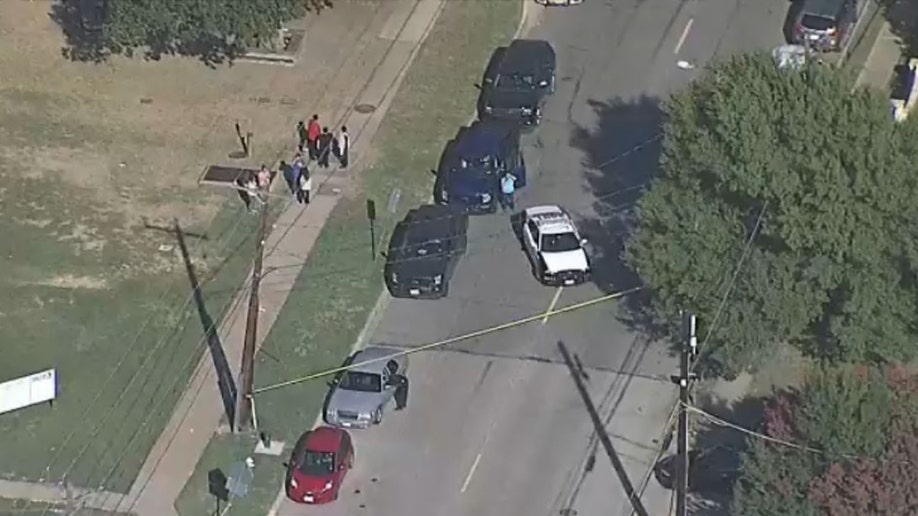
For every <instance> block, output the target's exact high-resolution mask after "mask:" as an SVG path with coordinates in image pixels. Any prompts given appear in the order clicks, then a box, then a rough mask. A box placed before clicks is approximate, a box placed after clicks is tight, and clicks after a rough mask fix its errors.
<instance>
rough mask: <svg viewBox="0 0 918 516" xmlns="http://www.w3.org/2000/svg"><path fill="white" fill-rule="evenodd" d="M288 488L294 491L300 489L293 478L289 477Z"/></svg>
mask: <svg viewBox="0 0 918 516" xmlns="http://www.w3.org/2000/svg"><path fill="white" fill-rule="evenodd" d="M290 487H292V488H294V489H296V488H298V487H300V485H299V484H298V483H297V482H296V479H295V478H293V477H290Z"/></svg>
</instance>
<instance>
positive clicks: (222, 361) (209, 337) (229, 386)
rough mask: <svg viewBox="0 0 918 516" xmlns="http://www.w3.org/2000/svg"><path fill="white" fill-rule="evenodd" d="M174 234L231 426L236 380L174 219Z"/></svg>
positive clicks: (234, 407)
mask: <svg viewBox="0 0 918 516" xmlns="http://www.w3.org/2000/svg"><path fill="white" fill-rule="evenodd" d="M175 236H176V238H177V239H178V244H179V250H180V251H181V253H182V260H183V261H184V262H185V270H186V271H187V272H188V280H189V281H190V282H191V289H192V296H193V298H194V303H195V306H196V307H197V310H198V317H199V318H200V320H201V325H202V326H203V328H204V338H205V340H206V342H207V347H208V348H209V349H210V356H211V358H212V359H213V362H214V371H216V373H217V386H218V387H219V388H220V398H221V399H222V401H223V410H224V413H225V414H226V418H227V421H228V422H229V424H230V426H232V425H233V421H235V415H236V396H237V391H236V382H235V381H233V372H232V369H231V368H230V365H229V362H228V361H227V360H226V353H225V352H224V351H223V344H222V343H221V342H220V336H219V335H218V334H217V325H216V323H215V322H214V320H213V318H212V317H211V316H210V313H209V312H208V311H207V306H206V305H205V303H204V295H203V293H202V292H201V283H200V282H199V281H198V275H197V272H196V271H195V268H194V263H192V261H191V255H190V254H189V252H188V246H187V244H186V243H185V233H184V232H183V230H182V228H181V226H180V225H179V223H178V221H175Z"/></svg>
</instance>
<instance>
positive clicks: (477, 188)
mask: <svg viewBox="0 0 918 516" xmlns="http://www.w3.org/2000/svg"><path fill="white" fill-rule="evenodd" d="M493 185H494V182H493V181H492V180H490V179H489V178H488V177H487V176H483V175H481V176H480V175H478V174H463V173H462V171H461V170H459V171H453V172H452V173H451V174H450V178H449V195H451V196H456V197H469V196H474V195H481V194H484V193H486V194H490V195H493V190H494V189H493V188H492V186H493ZM476 200H477V199H476Z"/></svg>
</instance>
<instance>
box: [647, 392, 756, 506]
mask: <svg viewBox="0 0 918 516" xmlns="http://www.w3.org/2000/svg"><path fill="white" fill-rule="evenodd" d="M769 399H770V398H765V397H756V396H750V397H745V398H742V399H740V400H737V401H734V402H732V403H731V402H725V401H724V400H721V399H719V398H716V397H713V396H711V395H708V394H701V395H698V396H697V399H696V400H695V403H694V405H695V406H697V407H698V408H700V409H701V410H703V411H705V412H706V413H708V414H710V415H711V416H713V418H705V417H704V416H702V415H699V414H692V418H691V420H692V423H693V425H692V427H693V429H694V438H693V439H692V444H691V452H690V453H691V455H690V457H691V460H690V463H689V490H690V507H691V508H692V509H691V513H692V514H698V515H704V516H728V515H729V514H730V505H731V502H732V500H733V488H734V486H735V484H736V481H737V480H738V479H739V477H740V473H741V469H740V466H741V464H742V455H743V453H745V451H746V449H747V443H748V441H747V436H746V434H745V433H743V432H741V431H739V430H737V429H736V428H731V427H730V426H729V425H727V424H724V422H726V423H730V424H734V425H737V426H740V427H742V428H747V429H751V430H758V429H759V428H760V427H761V425H762V420H763V417H764V410H765V406H766V404H767V403H768V401H769ZM714 418H717V420H720V421H719V422H715V420H714ZM676 461H677V457H676V456H675V455H670V456H668V457H665V458H663V459H661V460H660V461H659V462H658V463H657V464H656V465H655V466H654V476H655V478H656V479H657V481H658V482H659V483H660V484H661V485H662V486H663V487H665V488H667V489H672V488H673V481H674V479H675V476H676V467H677V462H676Z"/></svg>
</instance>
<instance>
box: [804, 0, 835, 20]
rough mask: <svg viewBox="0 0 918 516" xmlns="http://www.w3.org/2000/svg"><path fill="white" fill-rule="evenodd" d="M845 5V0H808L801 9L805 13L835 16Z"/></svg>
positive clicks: (828, 16) (827, 16)
mask: <svg viewBox="0 0 918 516" xmlns="http://www.w3.org/2000/svg"><path fill="white" fill-rule="evenodd" d="M844 7H845V0H806V1H805V2H804V3H803V8H802V9H801V11H802V13H801V14H803V15H807V14H812V15H816V16H825V17H826V18H835V17H836V16H838V14H839V13H841V11H842V9H843V8H844Z"/></svg>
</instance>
